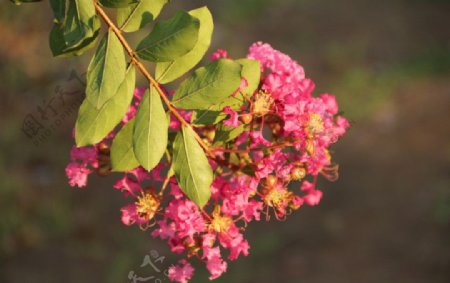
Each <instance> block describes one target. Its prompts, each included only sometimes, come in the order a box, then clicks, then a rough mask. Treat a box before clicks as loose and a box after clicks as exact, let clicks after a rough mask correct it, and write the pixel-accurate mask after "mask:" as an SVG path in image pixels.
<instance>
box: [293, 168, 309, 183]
mask: <svg viewBox="0 0 450 283" xmlns="http://www.w3.org/2000/svg"><path fill="white" fill-rule="evenodd" d="M305 176H306V170H305V168H303V167H298V166H297V167H294V168H292V170H291V179H292V180H294V181H298V180H301V179H303V178H305Z"/></svg>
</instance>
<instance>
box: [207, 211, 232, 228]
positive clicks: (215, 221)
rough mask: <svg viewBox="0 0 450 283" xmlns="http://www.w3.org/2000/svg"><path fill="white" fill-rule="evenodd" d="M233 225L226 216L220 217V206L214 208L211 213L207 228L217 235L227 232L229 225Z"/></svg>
mask: <svg viewBox="0 0 450 283" xmlns="http://www.w3.org/2000/svg"><path fill="white" fill-rule="evenodd" d="M232 223H233V219H232V218H231V217H228V216H221V215H220V206H216V207H215V208H214V211H213V213H212V220H211V224H210V225H209V227H210V228H211V229H212V230H214V231H216V232H217V233H222V232H226V231H228V229H229V228H230V226H231V224H232Z"/></svg>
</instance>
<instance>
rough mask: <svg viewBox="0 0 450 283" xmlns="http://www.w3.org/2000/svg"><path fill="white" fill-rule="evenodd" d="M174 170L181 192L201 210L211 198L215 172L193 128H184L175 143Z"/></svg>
mask: <svg viewBox="0 0 450 283" xmlns="http://www.w3.org/2000/svg"><path fill="white" fill-rule="evenodd" d="M172 166H173V170H174V171H175V176H176V178H177V181H178V184H179V185H180V188H181V190H182V191H183V192H184V193H185V194H186V195H187V196H188V198H189V199H190V200H192V201H193V202H194V203H195V204H197V205H198V206H199V207H200V208H202V207H203V206H205V204H206V203H207V202H208V200H209V198H210V197H211V183H212V181H213V171H212V169H211V166H210V165H209V162H208V158H207V157H206V155H205V152H204V151H203V149H202V148H201V147H200V145H199V144H198V142H197V140H196V139H195V136H194V133H193V130H192V129H191V128H187V127H184V126H183V127H182V129H181V131H180V132H178V134H177V136H176V137H175V140H174V142H173V165H172Z"/></svg>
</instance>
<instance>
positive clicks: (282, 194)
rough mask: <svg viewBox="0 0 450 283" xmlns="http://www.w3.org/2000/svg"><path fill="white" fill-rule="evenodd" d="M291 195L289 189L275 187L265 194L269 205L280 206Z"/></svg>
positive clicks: (265, 199)
mask: <svg viewBox="0 0 450 283" xmlns="http://www.w3.org/2000/svg"><path fill="white" fill-rule="evenodd" d="M289 196H290V193H289V192H288V191H286V190H279V189H276V188H273V189H271V190H270V191H268V192H267V194H266V195H265V196H264V202H265V204H266V205H268V206H271V207H279V206H281V205H283V203H284V202H285V201H287V200H288V198H289Z"/></svg>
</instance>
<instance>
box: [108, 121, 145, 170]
mask: <svg viewBox="0 0 450 283" xmlns="http://www.w3.org/2000/svg"><path fill="white" fill-rule="evenodd" d="M134 123H135V119H132V120H130V121H128V123H127V124H126V125H125V126H124V127H123V128H122V129H120V131H119V133H117V135H116V137H115V138H114V140H113V143H112V146H111V166H112V170H113V171H118V172H123V171H130V170H133V169H134V168H136V167H138V166H139V161H137V159H136V157H135V156H134V151H133V128H134Z"/></svg>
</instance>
